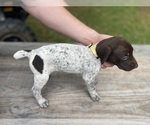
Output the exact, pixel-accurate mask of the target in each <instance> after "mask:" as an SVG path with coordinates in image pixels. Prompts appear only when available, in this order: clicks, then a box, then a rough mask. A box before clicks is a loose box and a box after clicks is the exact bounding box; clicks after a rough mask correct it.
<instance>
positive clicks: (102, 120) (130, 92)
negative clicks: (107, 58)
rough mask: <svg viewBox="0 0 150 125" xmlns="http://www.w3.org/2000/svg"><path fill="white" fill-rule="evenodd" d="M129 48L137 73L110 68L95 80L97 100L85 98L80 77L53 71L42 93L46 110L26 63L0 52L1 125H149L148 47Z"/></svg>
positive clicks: (149, 71)
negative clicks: (35, 92) (36, 98)
mask: <svg viewBox="0 0 150 125" xmlns="http://www.w3.org/2000/svg"><path fill="white" fill-rule="evenodd" d="M8 44H9V43H8ZM25 45H28V44H25ZM9 46H10V45H9ZM9 46H7V47H9ZM16 46H17V44H16ZM1 48H2V45H1ZM3 48H5V45H4V44H3ZM134 48H135V55H136V58H137V60H138V63H139V67H138V69H136V70H134V71H132V72H124V71H121V70H119V69H118V68H117V67H115V66H114V67H113V68H108V69H105V70H102V71H101V72H100V73H99V75H98V76H97V81H98V83H97V91H98V93H99V95H100V96H101V100H100V101H99V102H93V101H92V100H91V99H90V97H89V95H88V93H87V90H86V86H85V85H84V81H83V80H82V78H81V76H80V75H79V74H67V73H62V72H57V73H53V74H52V76H51V78H50V80H49V81H48V83H47V85H46V86H45V87H44V89H43V91H42V93H43V96H44V97H45V98H46V99H48V100H49V105H50V106H49V107H48V108H46V109H41V108H40V107H39V106H38V104H37V102H36V100H35V98H34V97H33V94H32V92H31V87H32V85H33V75H32V72H31V71H30V69H29V67H28V60H27V59H22V60H17V61H16V60H14V59H13V58H12V56H11V55H12V54H11V53H9V52H8V53H9V54H6V55H4V54H0V55H1V56H0V125H4V124H5V125H34V124H36V125H41V124H42V125H43V124H46V125H47V124H51V125H57V124H58V125H59V124H64V125H74V124H75V125H84V124H86V125H88V124H89V125H99V124H102V125H103V124H107V125H149V123H150V78H149V76H150V57H149V54H150V51H149V49H150V46H134ZM9 49H11V48H9ZM9 49H8V50H9ZM16 49H18V46H17V47H16ZM1 51H2V50H1ZM13 51H15V48H12V52H13ZM0 53H1V52H0Z"/></svg>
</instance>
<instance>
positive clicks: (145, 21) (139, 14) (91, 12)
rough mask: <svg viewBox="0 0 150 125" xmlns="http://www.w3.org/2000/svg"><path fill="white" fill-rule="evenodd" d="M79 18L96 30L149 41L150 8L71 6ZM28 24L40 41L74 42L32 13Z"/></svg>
mask: <svg viewBox="0 0 150 125" xmlns="http://www.w3.org/2000/svg"><path fill="white" fill-rule="evenodd" d="M68 10H69V11H70V12H71V13H72V14H73V15H74V16H76V17H77V18H78V19H79V20H81V21H82V22H84V23H85V24H87V25H88V26H90V27H92V28H93V29H95V30H96V31H98V32H100V33H104V34H110V35H114V36H122V37H125V38H126V39H128V40H129V41H131V43H134V44H150V7H69V8H68ZM26 23H27V24H28V25H29V26H30V27H31V28H32V30H33V31H34V32H35V34H36V36H37V38H38V41H44V42H49V41H50V42H72V41H73V40H72V39H70V38H68V37H66V36H63V35H61V34H59V33H57V32H55V31H53V30H51V29H49V28H47V27H45V26H44V25H43V24H41V23H40V22H39V21H38V20H36V19H34V18H33V17H31V16H29V18H28V19H27V21H26Z"/></svg>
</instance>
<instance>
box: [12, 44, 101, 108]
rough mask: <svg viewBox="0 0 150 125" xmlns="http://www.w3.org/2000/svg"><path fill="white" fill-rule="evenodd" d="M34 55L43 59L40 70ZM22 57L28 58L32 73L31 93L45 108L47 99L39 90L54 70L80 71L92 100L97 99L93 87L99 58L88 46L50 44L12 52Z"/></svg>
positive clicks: (98, 69) (15, 55)
mask: <svg viewBox="0 0 150 125" xmlns="http://www.w3.org/2000/svg"><path fill="white" fill-rule="evenodd" d="M36 56H38V57H39V59H40V61H43V69H42V71H41V72H39V71H38V70H37V67H35V66H34V65H33V62H35V64H36V63H38V62H36V61H35V58H36ZM23 57H28V58H29V66H30V68H31V70H32V72H33V74H34V85H33V87H32V91H33V94H34V96H35V98H36V99H37V102H38V104H39V105H40V106H41V107H42V108H45V107H47V106H48V101H47V100H46V99H45V98H43V97H42V95H41V90H42V88H43V87H44V85H45V84H46V83H47V81H48V79H49V75H50V74H51V73H52V72H54V71H64V72H68V73H80V74H81V75H82V77H83V79H84V80H85V84H86V86H87V89H88V92H89V94H90V96H91V98H92V100H93V101H98V100H99V99H100V97H99V96H98V94H97V92H96V89H95V77H96V75H97V74H98V72H99V71H100V68H101V62H100V59H96V58H95V56H94V55H93V53H92V52H91V50H90V49H89V47H87V46H82V45H73V44H51V45H47V46H43V47H40V48H38V49H35V50H32V51H30V52H27V51H24V50H21V51H18V52H16V53H15V54H14V58H15V59H20V58H23Z"/></svg>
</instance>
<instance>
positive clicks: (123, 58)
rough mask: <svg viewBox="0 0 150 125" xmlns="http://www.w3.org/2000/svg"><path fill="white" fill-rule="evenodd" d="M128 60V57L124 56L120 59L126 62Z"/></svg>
mask: <svg viewBox="0 0 150 125" xmlns="http://www.w3.org/2000/svg"><path fill="white" fill-rule="evenodd" d="M128 58H129V56H124V57H122V58H121V59H122V60H127V59H128Z"/></svg>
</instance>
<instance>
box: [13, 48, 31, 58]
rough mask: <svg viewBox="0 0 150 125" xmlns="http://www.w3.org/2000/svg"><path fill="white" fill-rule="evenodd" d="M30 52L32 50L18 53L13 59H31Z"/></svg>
mask: <svg viewBox="0 0 150 125" xmlns="http://www.w3.org/2000/svg"><path fill="white" fill-rule="evenodd" d="M30 51H31V50H20V51H18V52H16V53H15V54H14V55H13V57H14V58H15V59H21V58H24V57H29V55H30Z"/></svg>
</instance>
